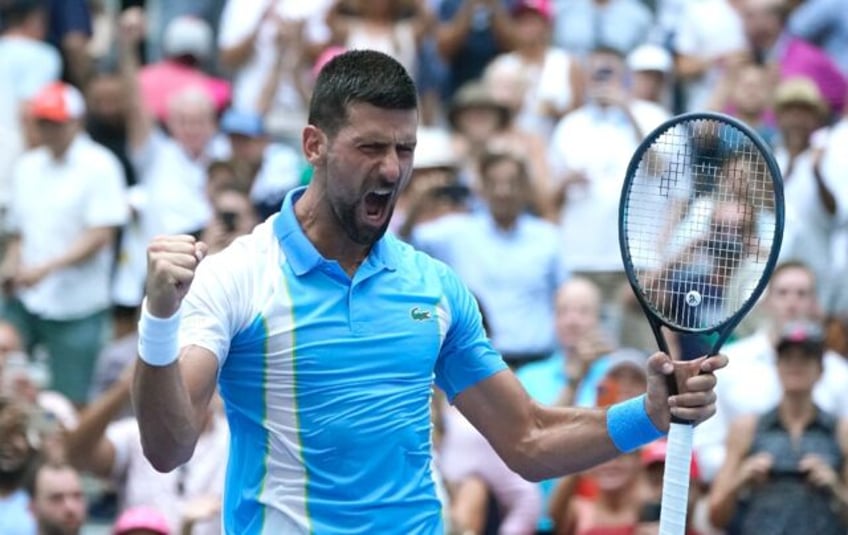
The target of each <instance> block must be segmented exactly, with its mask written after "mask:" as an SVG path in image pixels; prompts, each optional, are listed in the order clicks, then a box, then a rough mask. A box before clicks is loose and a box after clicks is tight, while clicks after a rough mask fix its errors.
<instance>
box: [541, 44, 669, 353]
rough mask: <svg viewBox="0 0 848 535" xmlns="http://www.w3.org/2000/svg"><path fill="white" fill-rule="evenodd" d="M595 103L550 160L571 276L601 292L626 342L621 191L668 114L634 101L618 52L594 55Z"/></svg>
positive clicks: (559, 134)
mask: <svg viewBox="0 0 848 535" xmlns="http://www.w3.org/2000/svg"><path fill="white" fill-rule="evenodd" d="M587 68H588V77H589V82H588V86H587V95H588V102H587V103H586V104H585V105H584V106H582V107H580V108H578V109H577V110H575V111H573V112H571V113H569V114H568V115H566V116H565V117H563V118H562V120H561V121H560V122H559V124H558V125H557V127H556V129H555V130H554V133H553V137H552V139H551V142H550V145H549V150H548V155H549V161H550V162H551V168H552V170H553V173H554V177H555V181H556V184H557V192H556V197H557V199H556V200H557V201H558V202H557V203H556V205H557V206H558V207H559V216H560V217H559V222H560V231H561V241H560V247H559V251H560V254H561V255H563V258H564V262H565V265H566V267H567V268H568V270H569V271H571V272H573V273H579V274H583V275H585V276H586V277H588V278H590V279H591V280H592V281H593V282H595V284H597V285H598V286H599V287H600V288H601V292H602V295H603V303H604V314H605V316H606V319H607V321H608V322H609V325H608V327H609V328H610V332H611V333H613V335H614V336H616V337H618V329H619V327H618V322H619V316H620V315H621V314H620V312H619V310H618V307H617V305H613V304H612V303H614V302H615V301H616V300H617V298H618V292H619V291H620V289H621V288H622V287H623V285H625V284H626V282H625V281H626V279H625V276H624V270H623V269H622V265H621V252H620V251H619V248H618V231H617V229H616V226H615V225H611V224H609V222H610V221H615V220H616V219H617V217H618V205H619V200H620V196H621V185H622V181H623V180H624V175H625V171H626V170H627V165H628V163H629V162H630V158H631V156H632V155H633V152H634V151H635V149H636V147H637V145H638V144H639V142H640V141H641V140H642V138H643V137H644V136H645V135H646V134H647V133H648V132H650V131H651V130H652V129H653V128H655V127H656V126H659V124H661V123H662V122H663V121H664V120H665V119H666V118H668V113H667V112H665V111H664V110H663V109H662V108H661V107H659V106H658V105H656V104H653V103H649V102H644V101H639V100H631V99H630V98H629V96H628V94H627V91H626V87H625V78H626V67H625V64H624V58H623V57H622V56H621V54H619V53H618V52H617V51H616V50H612V49H608V48H601V49H598V50H595V51H594V52H592V54H591V55H590V57H589V60H588V64H587Z"/></svg>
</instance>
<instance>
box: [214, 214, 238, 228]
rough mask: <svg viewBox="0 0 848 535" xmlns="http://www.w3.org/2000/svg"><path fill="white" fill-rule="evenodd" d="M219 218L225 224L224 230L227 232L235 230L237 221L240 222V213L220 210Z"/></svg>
mask: <svg viewBox="0 0 848 535" xmlns="http://www.w3.org/2000/svg"><path fill="white" fill-rule="evenodd" d="M218 219H220V220H221V224H222V225H223V226H224V230H225V231H227V232H235V230H236V223H237V222H238V214H237V213H235V212H218Z"/></svg>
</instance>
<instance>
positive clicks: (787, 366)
mask: <svg viewBox="0 0 848 535" xmlns="http://www.w3.org/2000/svg"><path fill="white" fill-rule="evenodd" d="M821 374H822V352H821V350H820V349H819V350H815V349H812V348H808V347H806V346H804V345H802V344H791V345H788V346H785V347H783V348H782V349H781V350H780V351H779V352H778V355H777V375H778V377H779V378H780V384H781V385H782V386H783V390H784V392H786V393H809V392H812V390H813V387H814V386H815V384H816V382H817V381H818V380H819V378H821Z"/></svg>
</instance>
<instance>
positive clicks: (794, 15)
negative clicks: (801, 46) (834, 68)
mask: <svg viewBox="0 0 848 535" xmlns="http://www.w3.org/2000/svg"><path fill="white" fill-rule="evenodd" d="M789 32H790V33H791V34H792V35H794V36H796V37H800V38H801V39H804V40H806V41H809V42H810V43H812V44H814V45H816V46H817V47H819V48H821V49H822V50H824V51H825V52H827V54H828V55H829V56H830V57H831V58H833V60H834V61H835V62H836V64H837V65H839V68H840V69H841V70H842V74H843V75H844V76H848V10H846V9H845V4H844V3H843V2H842V0H806V1H805V2H801V4H800V5H799V6H798V7H796V8H795V9H794V10H792V12H791V14H790V16H789Z"/></svg>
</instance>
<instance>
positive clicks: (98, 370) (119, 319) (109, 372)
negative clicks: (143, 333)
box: [88, 305, 139, 415]
mask: <svg viewBox="0 0 848 535" xmlns="http://www.w3.org/2000/svg"><path fill="white" fill-rule="evenodd" d="M138 315H139V307H127V306H121V305H114V306H113V307H112V321H111V324H112V335H111V336H110V339H109V342H108V343H107V344H106V346H105V347H104V348H103V350H102V351H101V352H100V354H99V355H98V356H97V365H96V367H95V369H94V378H93V380H92V381H91V390H90V391H89V395H88V399H89V400H90V401H94V400H96V399H97V398H99V397H100V396H102V395H103V394H104V393H105V392H106V391H107V390H108V389H109V387H110V386H112V385H113V384H114V383H115V382H116V381H118V379H120V377H121V373H122V372H123V371H124V369H126V367H127V366H128V365H129V364H130V363H131V362H132V361H133V360H135V357H136V354H137V352H138ZM127 415H128V414H127Z"/></svg>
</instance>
